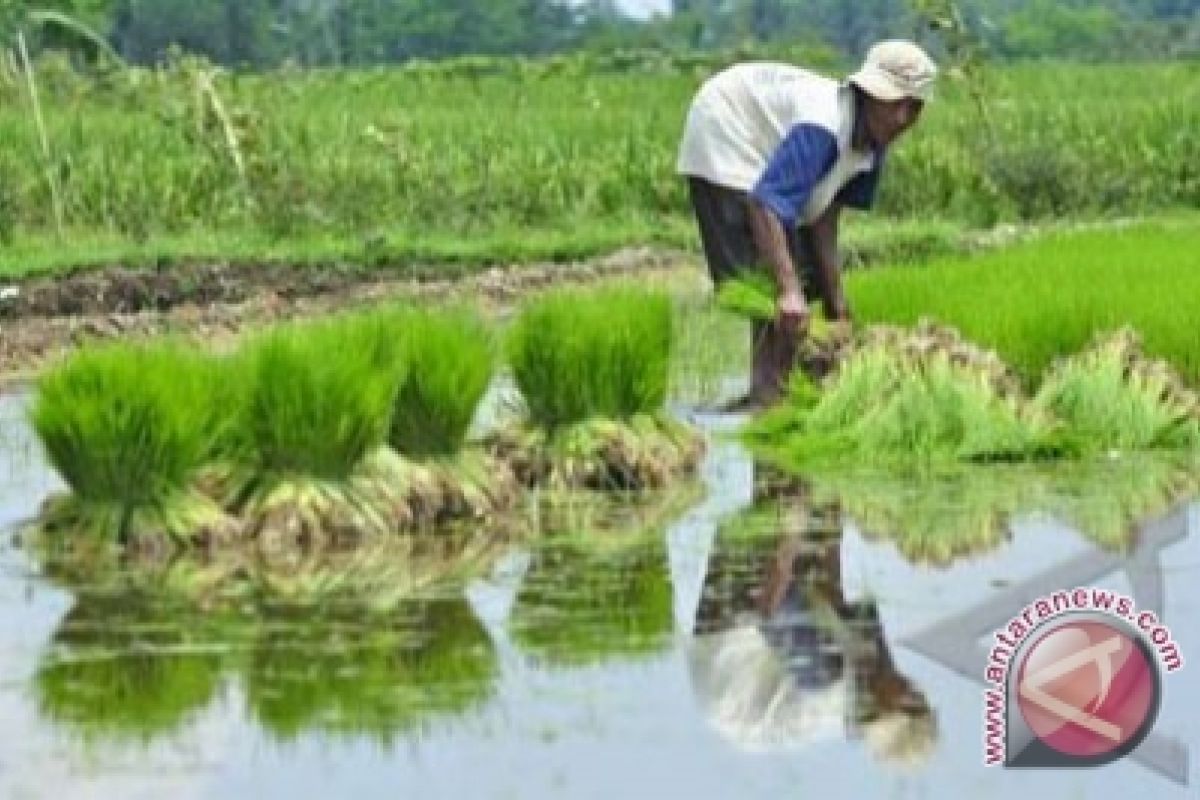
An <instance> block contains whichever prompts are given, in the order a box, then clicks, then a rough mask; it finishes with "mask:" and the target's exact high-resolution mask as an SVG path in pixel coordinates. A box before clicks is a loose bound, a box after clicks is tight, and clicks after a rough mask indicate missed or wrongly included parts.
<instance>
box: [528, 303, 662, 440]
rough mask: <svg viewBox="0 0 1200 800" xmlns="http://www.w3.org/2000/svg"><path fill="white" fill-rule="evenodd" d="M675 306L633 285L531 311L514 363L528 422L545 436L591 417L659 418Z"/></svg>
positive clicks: (539, 305) (538, 305)
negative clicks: (653, 415) (651, 415)
mask: <svg viewBox="0 0 1200 800" xmlns="http://www.w3.org/2000/svg"><path fill="white" fill-rule="evenodd" d="M671 333H672V329H671V304H670V300H669V299H668V298H667V296H666V295H664V294H661V293H657V292H649V291H644V290H640V289H636V288H633V287H613V288H605V289H598V290H573V291H562V292H557V293H553V294H551V295H548V296H545V297H542V298H539V299H537V300H535V301H533V302H532V303H531V304H530V305H528V306H527V307H526V308H525V309H524V310H523V311H522V313H521V315H520V317H519V318H518V319H517V321H516V323H515V325H514V328H513V331H512V333H511V336H510V339H509V362H510V364H511V365H512V370H513V376H514V377H515V379H516V382H517V386H518V387H519V388H520V390H521V394H522V396H523V397H524V399H525V403H526V406H527V408H528V411H529V417H530V419H531V421H532V422H533V423H534V424H536V425H538V426H540V427H543V428H546V429H547V430H554V429H556V428H560V427H562V426H565V425H570V424H572V423H576V422H582V421H584V420H586V419H590V418H593V417H604V418H608V419H616V420H623V419H628V418H629V417H632V416H634V415H635V414H642V413H655V412H657V411H660V410H661V409H662V406H663V403H664V402H665V401H666V395H667V385H668V373H669V366H670V358H671Z"/></svg>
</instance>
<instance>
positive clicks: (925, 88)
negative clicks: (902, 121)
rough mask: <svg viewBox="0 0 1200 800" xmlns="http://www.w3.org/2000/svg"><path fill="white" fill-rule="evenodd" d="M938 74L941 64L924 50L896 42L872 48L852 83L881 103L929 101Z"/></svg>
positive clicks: (884, 43)
mask: <svg viewBox="0 0 1200 800" xmlns="http://www.w3.org/2000/svg"><path fill="white" fill-rule="evenodd" d="M937 73H938V69H937V64H935V63H933V59H932V58H930V57H929V55H928V54H926V52H925V51H924V50H922V49H921V48H920V47H918V46H917V45H915V44H913V43H912V42H906V41H902V40H898V39H893V40H889V41H886V42H880V43H879V44H877V45H875V46H874V47H872V48H871V50H870V51H869V52H868V53H867V58H866V60H865V61H863V65H862V67H861V68H859V70H858V72H855V73H854V74H853V75H851V76H850V78H849V80H850V83H852V84H854V85H855V86H857V87H858V88H860V89H862V90H863V91H864V92H866V93H867V94H869V95H870V96H871V97H874V98H875V99H877V100H902V99H904V98H906V97H912V98H914V99H917V100H928V99H929V95H930V93H931V92H932V90H933V82H934V80H935V79H936V78H937Z"/></svg>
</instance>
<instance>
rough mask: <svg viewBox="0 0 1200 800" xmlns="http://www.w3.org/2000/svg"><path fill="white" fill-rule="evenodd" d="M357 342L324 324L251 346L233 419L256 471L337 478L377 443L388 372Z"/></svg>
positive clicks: (388, 391) (389, 390) (390, 389)
mask: <svg viewBox="0 0 1200 800" xmlns="http://www.w3.org/2000/svg"><path fill="white" fill-rule="evenodd" d="M360 345H361V340H360V338H359V332H358V331H355V330H353V329H350V330H347V329H343V328H340V327H339V326H338V325H336V324H332V323H329V324H323V325H316V326H309V327H295V328H284V329H280V330H277V331H274V332H272V333H270V334H267V335H266V336H264V337H263V338H262V339H261V340H259V341H258V342H256V343H254V344H253V345H252V348H253V349H252V350H251V352H250V353H249V355H248V369H249V370H250V377H249V380H250V386H249V388H248V389H247V393H246V394H247V396H246V404H245V406H244V407H243V408H242V409H240V413H241V416H242V418H241V420H240V424H241V427H242V435H243V436H244V440H245V443H246V445H245V447H246V449H245V456H246V458H248V459H249V460H250V461H251V464H252V466H253V467H254V468H255V469H256V470H259V471H260V472H262V473H264V474H267V475H272V476H293V475H294V476H303V477H308V478H315V479H319V480H328V481H345V480H348V479H349V478H350V476H351V475H352V474H353V472H354V470H355V468H356V467H357V466H358V465H359V464H361V463H362V461H363V459H365V458H366V457H367V455H368V454H370V453H371V452H372V451H373V450H374V449H375V448H377V447H378V446H379V445H380V444H382V443H383V441H384V436H385V433H386V431H387V425H388V422H389V420H390V418H391V400H392V395H393V393H394V391H395V387H396V376H395V374H394V372H393V371H388V370H382V369H380V368H379V367H378V366H377V362H376V361H375V359H374V358H373V357H372V355H371V353H370V352H369V351H368V352H364V351H363V350H362V349H361V347H360Z"/></svg>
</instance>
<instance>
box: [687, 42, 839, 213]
mask: <svg viewBox="0 0 1200 800" xmlns="http://www.w3.org/2000/svg"><path fill="white" fill-rule="evenodd" d="M846 110H847V109H846V108H845V103H844V100H843V98H841V96H840V93H839V84H838V83H837V82H836V81H834V80H831V79H829V78H826V77H823V76H821V75H817V74H816V73H813V72H809V71H808V70H805V69H801V68H799V67H794V66H791V65H789V64H777V63H771V62H750V63H745V64H737V65H735V66H732V67H730V68H728V69H726V70H724V71H722V72H719V73H717V74H716V75H714V76H713V77H712V78H710V79H709V80H708V81H706V82H705V84H704V85H703V86H702V87H701V88H700V91H699V92H698V93H697V94H696V97H695V99H694V100H693V102H692V107H691V110H690V111H689V113H688V122H687V128H686V130H685V132H684V137H683V143H682V145H681V146H680V150H679V162H678V170H679V172H680V173H682V174H684V175H693V176H696V177H700V178H704V179H706V180H709V181H712V182H713V183H716V184H719V185H722V186H728V187H730V188H733V189H738V190H741V191H749V190H750V189H751V188H752V187H753V186H754V184H755V183H756V182H757V181H758V179H759V177H761V175H762V173H763V170H764V169H765V168H766V165H767V162H768V161H769V159H770V158H771V155H772V154H773V153H774V152H775V150H776V148H777V147H778V146H779V143H780V142H781V141H782V140H783V138H784V137H785V136H786V135H787V133H788V131H790V130H791V129H792V128H793V127H795V126H796V125H799V124H803V123H808V124H813V125H817V126H820V127H822V128H825V129H827V130H829V131H830V132H831V133H832V134H834V135H835V137H837V138H842V137H841V136H839V134H841V133H842V131H841V129H842V128H844V127H845V125H846V121H847V117H846V113H845V112H846Z"/></svg>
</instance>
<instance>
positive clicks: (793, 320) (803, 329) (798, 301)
mask: <svg viewBox="0 0 1200 800" xmlns="http://www.w3.org/2000/svg"><path fill="white" fill-rule="evenodd" d="M775 322H776V324H778V325H779V327H780V329H782V330H784V331H789V332H791V333H793V334H795V335H803V334H804V333H807V332H808V304H807V303H805V302H804V295H803V294H801V293H800V292H798V291H795V290H788V291H785V292H784V293H783V294H781V295H779V300H777V301H776V318H775Z"/></svg>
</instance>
